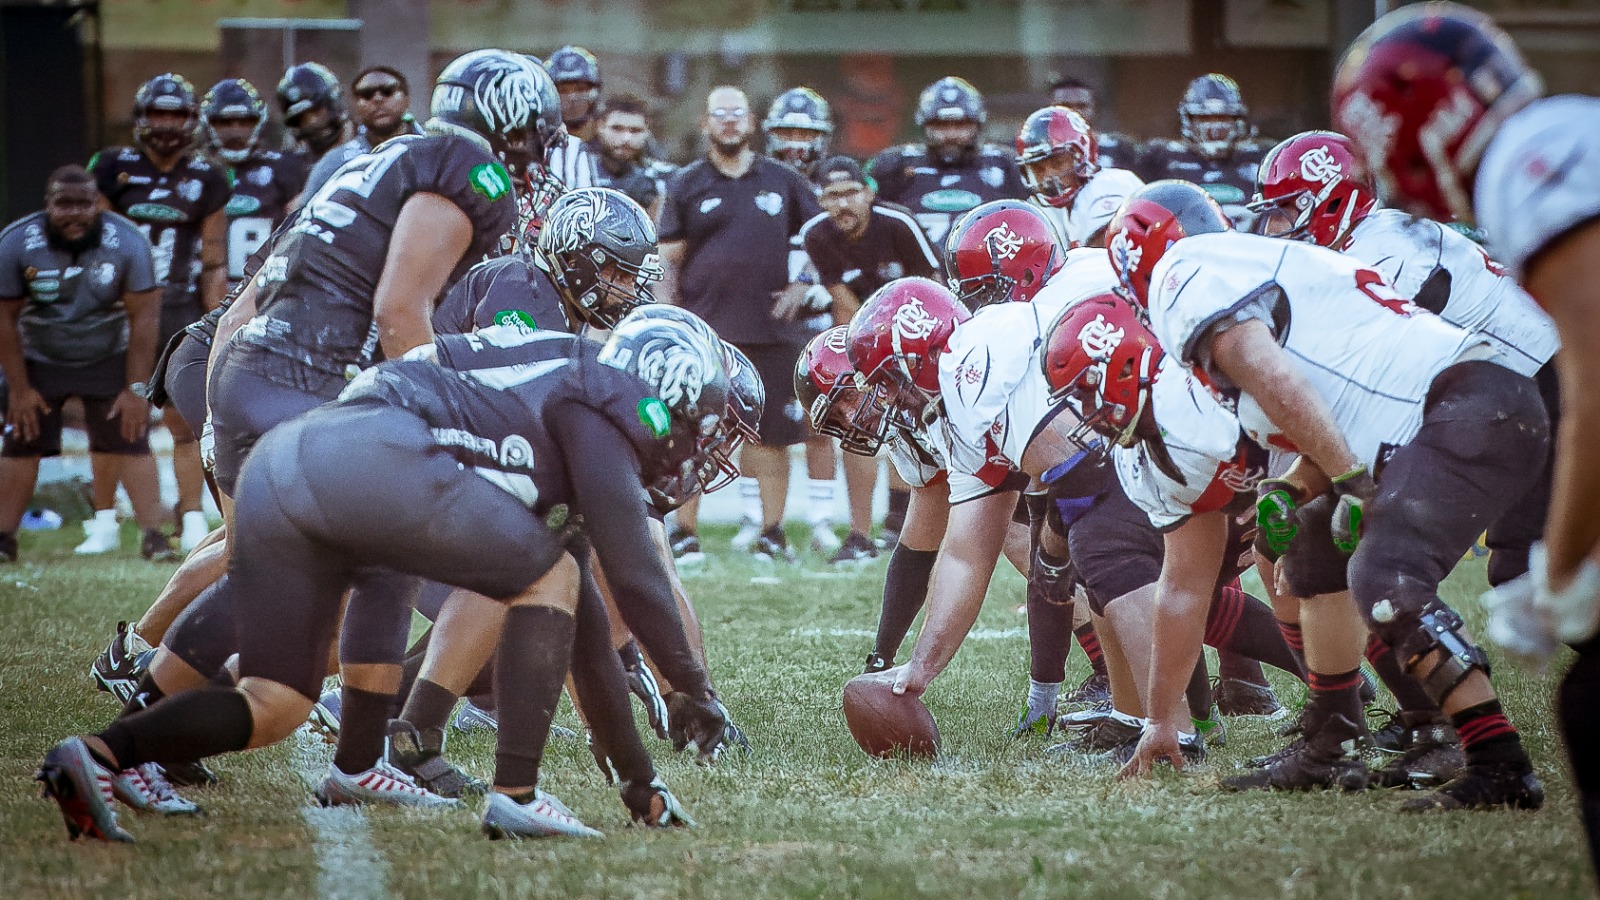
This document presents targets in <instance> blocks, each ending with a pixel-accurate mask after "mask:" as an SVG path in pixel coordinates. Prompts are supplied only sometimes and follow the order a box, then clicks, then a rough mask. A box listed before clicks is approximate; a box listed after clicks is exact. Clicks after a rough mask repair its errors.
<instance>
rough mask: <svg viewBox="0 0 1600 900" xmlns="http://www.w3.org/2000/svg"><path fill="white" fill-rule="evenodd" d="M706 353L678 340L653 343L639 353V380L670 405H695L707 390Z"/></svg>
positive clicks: (660, 340) (655, 341)
mask: <svg viewBox="0 0 1600 900" xmlns="http://www.w3.org/2000/svg"><path fill="white" fill-rule="evenodd" d="M704 363H705V360H704V359H703V356H702V354H700V353H697V352H695V350H694V348H693V347H689V346H686V345H684V344H682V343H680V342H678V341H675V340H668V339H664V338H663V339H658V340H654V341H651V342H650V343H649V344H647V345H646V346H645V348H644V351H643V352H642V353H640V354H639V377H640V378H643V379H644V380H645V381H648V382H649V383H650V384H652V385H654V386H655V388H656V396H658V397H660V398H661V400H662V402H663V403H666V404H667V405H668V406H677V405H678V404H679V403H683V402H688V403H694V402H695V401H697V400H699V399H700V391H701V389H702V388H704V387H705V383H706V370H705V365H704Z"/></svg>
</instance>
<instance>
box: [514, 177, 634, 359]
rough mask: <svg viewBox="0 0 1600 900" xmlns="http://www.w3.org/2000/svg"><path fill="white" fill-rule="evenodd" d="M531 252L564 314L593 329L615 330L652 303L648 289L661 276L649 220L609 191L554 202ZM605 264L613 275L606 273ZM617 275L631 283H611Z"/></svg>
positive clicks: (590, 191) (625, 199) (591, 190)
mask: <svg viewBox="0 0 1600 900" xmlns="http://www.w3.org/2000/svg"><path fill="white" fill-rule="evenodd" d="M533 252H534V259H535V261H537V262H538V264H539V265H540V267H541V268H543V269H544V270H545V272H547V273H548V274H549V276H550V280H551V281H553V282H555V285H556V289H557V291H558V293H560V294H561V302H562V304H563V305H565V306H566V308H567V312H568V313H569V314H570V315H572V316H573V317H574V318H575V319H576V320H577V321H579V322H582V323H584V324H587V325H592V326H594V327H596V328H614V327H616V325H617V323H618V322H619V321H621V319H622V318H623V317H624V316H626V315H628V314H629V313H631V312H632V311H633V310H634V308H635V307H638V306H640V305H642V304H646V303H652V302H654V298H652V297H651V296H650V291H649V286H650V285H651V284H653V283H654V282H656V281H659V280H660V278H661V275H662V268H661V257H660V256H659V255H658V252H657V246H656V227H655V223H653V222H651V221H650V214H649V213H647V212H645V210H644V207H642V206H640V205H639V204H638V203H636V202H634V201H633V199H632V198H631V197H629V196H628V195H627V194H624V193H622V192H621V191H616V190H612V189H611V188H599V187H589V188H578V189H577V190H575V191H568V192H567V193H565V194H562V195H561V196H560V197H558V198H557V199H556V201H555V203H553V204H551V205H550V211H549V212H548V213H547V214H546V215H545V218H544V223H543V225H542V226H541V227H540V229H539V241H538V244H537V245H536V246H535V247H534V251H533ZM608 264H610V265H614V268H613V273H614V274H608V273H607V272H606V268H607V266H608ZM615 275H631V276H632V281H633V283H632V284H631V285H629V284H620V283H618V282H616V281H613V280H612V278H613V277H615Z"/></svg>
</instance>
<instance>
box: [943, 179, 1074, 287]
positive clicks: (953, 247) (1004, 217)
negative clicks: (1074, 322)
mask: <svg viewBox="0 0 1600 900" xmlns="http://www.w3.org/2000/svg"><path fill="white" fill-rule="evenodd" d="M1063 262H1064V257H1063V255H1062V253H1061V246H1060V245H1059V244H1057V243H1056V235H1055V231H1054V230H1052V229H1051V227H1050V223H1049V222H1048V221H1046V220H1045V217H1044V214H1043V213H1041V212H1039V210H1038V209H1037V208H1036V207H1033V206H1030V205H1029V204H1026V203H1023V202H1022V201H1020V200H993V201H990V202H988V203H985V204H983V205H982V206H979V207H975V208H974V209H973V210H972V211H971V212H969V213H967V214H966V215H964V216H962V217H961V220H960V221H958V222H957V223H956V225H955V227H954V228H952V229H950V237H949V238H948V239H947V240H946V241H945V250H944V272H945V281H946V282H947V283H949V285H950V290H951V291H953V292H954V293H955V295H956V298H957V299H958V300H960V301H961V302H962V303H965V304H966V305H967V308H968V309H972V310H976V309H978V308H979V307H983V306H988V305H989V304H991V303H1001V302H1004V301H1007V300H1020V301H1023V302H1027V301H1029V300H1032V299H1033V297H1034V295H1035V294H1037V293H1039V289H1040V288H1042V287H1044V283H1045V281H1046V280H1047V279H1049V277H1050V276H1051V275H1054V274H1055V273H1056V272H1058V271H1060V270H1061V266H1062V263H1063Z"/></svg>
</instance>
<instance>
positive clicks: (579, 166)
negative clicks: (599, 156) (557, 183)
mask: <svg viewBox="0 0 1600 900" xmlns="http://www.w3.org/2000/svg"><path fill="white" fill-rule="evenodd" d="M549 165H550V174H552V175H554V176H556V177H557V178H559V179H561V183H562V184H563V185H565V186H566V188H567V190H569V191H570V190H573V189H574V188H585V187H594V186H595V183H596V182H597V181H599V176H598V174H597V172H596V170H595V160H594V154H593V153H590V152H589V148H588V147H585V146H584V145H583V141H580V140H578V139H577V138H576V137H573V136H572V135H570V134H569V135H567V142H566V143H565V144H562V145H561V146H559V147H556V148H555V149H553V150H551V151H550V161H549Z"/></svg>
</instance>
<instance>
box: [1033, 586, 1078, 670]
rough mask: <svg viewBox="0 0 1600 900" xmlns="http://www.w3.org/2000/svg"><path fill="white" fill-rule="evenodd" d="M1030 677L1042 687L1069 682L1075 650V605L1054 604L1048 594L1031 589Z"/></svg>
mask: <svg viewBox="0 0 1600 900" xmlns="http://www.w3.org/2000/svg"><path fill="white" fill-rule="evenodd" d="M1027 597H1028V658H1029V665H1028V677H1029V678H1031V679H1033V680H1034V681H1037V682H1039V683H1040V684H1060V683H1061V682H1063V681H1066V680H1067V651H1068V650H1069V649H1070V648H1071V647H1072V603H1071V602H1070V601H1069V602H1067V603H1065V604H1061V603H1052V602H1051V601H1050V598H1048V597H1046V596H1045V592H1044V591H1041V590H1036V589H1034V588H1033V586H1032V585H1029V587H1028V592H1027Z"/></svg>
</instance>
